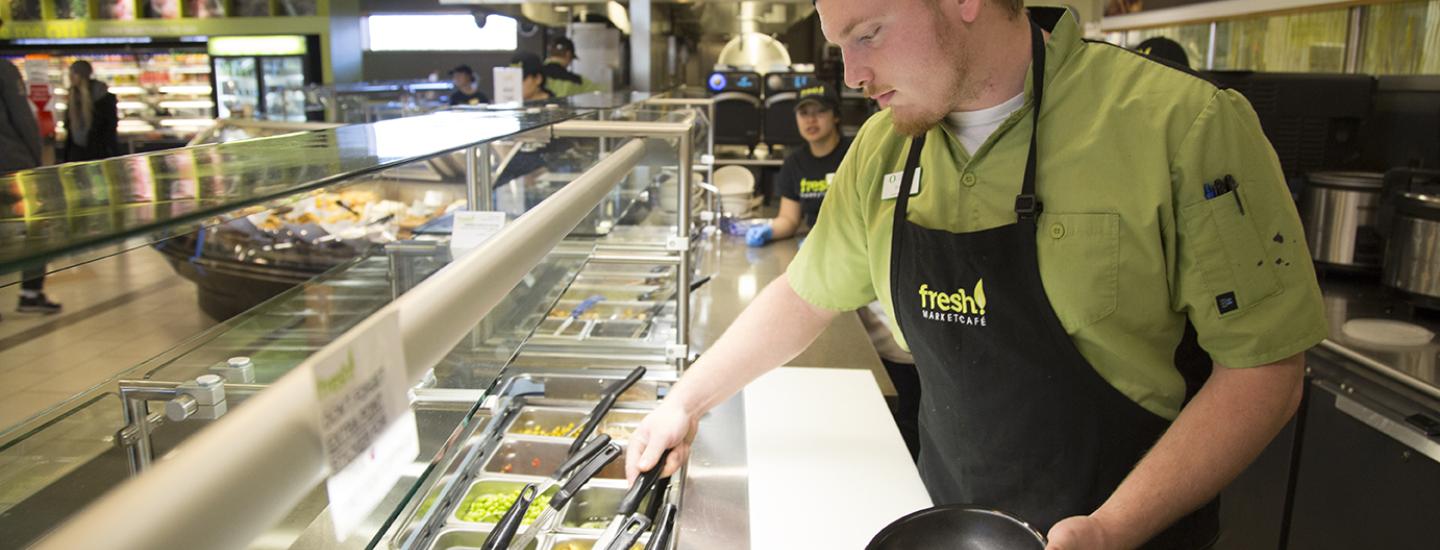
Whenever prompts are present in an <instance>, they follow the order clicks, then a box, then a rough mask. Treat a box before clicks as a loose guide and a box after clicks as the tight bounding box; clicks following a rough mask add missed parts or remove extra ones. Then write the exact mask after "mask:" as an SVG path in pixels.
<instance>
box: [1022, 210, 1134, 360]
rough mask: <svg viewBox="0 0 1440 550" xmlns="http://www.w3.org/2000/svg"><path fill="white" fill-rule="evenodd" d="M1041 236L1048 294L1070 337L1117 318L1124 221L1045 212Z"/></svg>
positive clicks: (1106, 216)
mask: <svg viewBox="0 0 1440 550" xmlns="http://www.w3.org/2000/svg"><path fill="white" fill-rule="evenodd" d="M1038 222H1039V224H1038V227H1037V228H1036V231H1037V232H1038V233H1039V234H1038V235H1036V236H1035V242H1036V243H1037V246H1036V252H1037V253H1038V255H1039V263H1040V278H1041V282H1043V283H1044V284H1045V294H1046V296H1047V297H1048V298H1049V299H1050V305H1051V307H1052V308H1053V309H1054V310H1055V316H1056V317H1059V318H1060V324H1061V325H1062V326H1064V327H1065V331H1066V332H1068V333H1071V334H1074V333H1075V332H1076V331H1078V330H1080V329H1082V328H1085V327H1086V326H1089V325H1091V324H1094V323H1095V322H1097V321H1100V320H1101V319H1104V318H1106V317H1109V316H1110V314H1112V313H1115V307H1116V301H1117V293H1118V292H1119V280H1120V274H1119V271H1120V215H1119V214H1114V213H1064V212H1056V213H1050V212H1045V213H1043V214H1041V215H1040V218H1039V220H1038Z"/></svg>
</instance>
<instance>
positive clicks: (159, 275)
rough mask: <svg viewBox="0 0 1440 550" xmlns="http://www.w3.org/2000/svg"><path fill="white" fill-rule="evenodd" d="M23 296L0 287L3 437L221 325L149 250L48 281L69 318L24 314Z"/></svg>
mask: <svg viewBox="0 0 1440 550" xmlns="http://www.w3.org/2000/svg"><path fill="white" fill-rule="evenodd" d="M19 293H20V289H19V285H10V286H7V287H4V288H0V316H3V317H0V432H3V431H5V430H6V429H8V428H10V427H12V426H14V425H15V424H17V423H19V422H21V421H23V420H24V419H26V418H29V417H31V416H32V415H34V414H36V413H38V412H41V411H43V410H45V409H47V408H49V407H51V406H53V405H56V404H58V403H60V402H62V401H63V400H65V399H66V398H69V397H71V396H73V395H75V394H77V393H79V392H81V391H82V390H85V389H87V388H90V387H92V386H95V385H96V384H100V383H103V382H106V381H108V380H110V379H111V378H112V377H114V376H115V375H117V374H119V373H121V372H123V371H125V370H127V369H129V368H131V367H134V366H135V365H138V364H140V362H142V361H144V360H145V359H148V358H150V357H154V356H155V355H158V354H160V353H161V352H163V351H165V350H167V349H169V348H170V347H172V346H175V345H176V344H179V343H180V342H182V341H184V340H185V339H186V338H189V337H190V336H193V335H195V334H197V333H199V332H200V331H202V330H204V329H205V328H207V327H210V326H212V325H214V324H215V322H214V321H213V320H211V319H210V318H209V317H206V316H205V314H204V313H202V312H201V311H200V309H199V307H198V306H197V305H196V302H195V285H194V284H192V283H191V282H189V281H187V280H185V279H183V278H181V277H180V276H178V275H176V274H175V271H174V270H173V269H171V268H170V266H169V265H168V264H167V263H166V262H165V260H164V258H163V257H161V255H160V254H159V253H157V252H155V251H154V250H151V249H149V248H139V249H135V250H131V251H129V252H125V253H122V254H119V255H117V256H113V257H110V258H107V259H103V260H99V261H96V262H92V263H89V264H85V265H82V266H79V267H74V268H71V269H68V270H64V271H61V272H58V273H55V274H52V275H50V276H49V277H47V278H46V280H45V293H46V294H47V295H48V296H49V297H50V298H51V299H52V300H54V301H57V302H60V303H62V304H63V305H64V306H65V307H64V309H63V310H62V311H61V313H58V314H54V315H41V314H33V313H16V312H15V309H14V308H15V306H14V304H15V303H16V302H17V301H18V299H19Z"/></svg>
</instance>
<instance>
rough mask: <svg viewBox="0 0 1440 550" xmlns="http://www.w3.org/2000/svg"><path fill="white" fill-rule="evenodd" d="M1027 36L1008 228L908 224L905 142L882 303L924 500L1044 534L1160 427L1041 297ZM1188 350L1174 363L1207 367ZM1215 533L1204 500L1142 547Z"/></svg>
mask: <svg viewBox="0 0 1440 550" xmlns="http://www.w3.org/2000/svg"><path fill="white" fill-rule="evenodd" d="M1031 34H1032V40H1031V47H1032V53H1033V56H1034V61H1033V76H1032V80H1033V85H1034V96H1033V97H1034V105H1033V106H1032V109H1033V111H1032V113H1031V115H1032V116H1031V125H1032V135H1031V138H1030V153H1029V158H1028V159H1027V160H1026V163H1025V179H1024V184H1023V186H1022V187H1021V191H1020V195H1019V196H1017V197H1016V199H1015V212H1016V215H1017V221H1016V222H1015V223H1013V224H1010V225H1006V226H1003V227H997V228H994V229H987V230H984V231H977V232H973V233H950V232H948V231H940V230H933V229H927V228H924V227H921V226H918V225H915V224H913V223H910V221H909V220H908V219H906V213H907V212H908V207H909V203H910V188H911V183H912V182H911V179H912V178H913V177H914V173H915V169H916V167H917V166H918V165H919V162H920V151H921V150H922V149H923V148H924V144H925V137H924V136H923V135H922V136H920V137H918V138H915V139H913V140H911V143H910V149H909V155H908V157H907V159H906V162H905V172H904V175H903V176H902V177H901V179H900V181H901V184H900V192H899V195H898V196H897V197H896V199H895V200H896V204H895V220H894V222H895V229H894V236H893V237H892V239H893V240H892V242H891V247H892V248H891V256H890V277H891V287H890V292H891V297H892V300H893V301H894V306H895V317H896V321H897V323H899V326H900V329H901V331H902V333H903V334H904V335H905V337H906V340H908V341H909V343H910V351H911V353H912V354H914V356H915V363H916V365H917V366H918V368H919V374H920V380H921V388H922V391H921V402H920V438H921V443H920V461H919V468H920V475H921V478H922V479H923V480H924V481H925V486H926V488H927V489H928V490H929V492H930V496H931V498H932V499H934V501H935V504H936V505H941V504H973V505H979V506H986V507H992V508H995V509H999V510H1003V511H1006V512H1009V513H1011V514H1015V515H1017V516H1019V517H1020V518H1022V519H1024V520H1025V521H1027V522H1029V523H1030V525H1031V526H1033V527H1035V528H1036V529H1038V530H1040V532H1042V533H1044V532H1048V531H1049V529H1050V527H1051V526H1052V525H1054V524H1055V523H1056V522H1057V521H1059V520H1061V519H1064V518H1066V517H1069V516H1074V515H1085V514H1089V513H1091V512H1093V511H1095V510H1096V509H1097V508H1099V506H1100V505H1101V504H1102V503H1103V502H1104V501H1105V500H1106V499H1107V498H1108V497H1109V496H1110V494H1111V493H1112V492H1113V491H1114V490H1115V488H1116V487H1118V486H1119V485H1120V482H1121V481H1122V480H1124V478H1125V476H1126V475H1127V474H1128V473H1129V472H1130V470H1131V469H1132V468H1133V467H1134V465H1135V464H1136V463H1137V462H1139V460H1140V458H1141V457H1142V456H1143V455H1144V453H1145V452H1146V451H1147V450H1148V449H1149V448H1150V447H1151V446H1152V445H1153V444H1154V443H1155V442H1156V441H1157V440H1158V439H1159V438H1160V436H1161V435H1162V434H1163V433H1164V432H1165V429H1166V428H1167V427H1169V424H1170V423H1169V421H1168V420H1166V419H1164V418H1161V417H1159V416H1156V415H1155V414H1153V413H1151V412H1149V411H1147V410H1145V409H1144V408H1142V407H1141V406H1139V405H1138V404H1136V403H1135V402H1133V401H1131V400H1130V399H1129V398H1128V397H1126V396H1125V395H1124V394H1122V393H1120V392H1119V391H1118V390H1116V389H1115V388H1114V387H1112V386H1111V385H1110V384H1109V383H1108V382H1106V381H1105V379H1103V378H1101V377H1100V375H1099V374H1097V373H1096V372H1095V369H1094V368H1093V367H1092V366H1091V365H1090V363H1089V361H1087V360H1086V359H1085V357H1084V356H1082V355H1081V354H1080V351H1079V349H1077V348H1076V347H1075V344H1074V342H1072V341H1071V339H1070V336H1069V335H1068V334H1067V333H1066V332H1065V329H1064V327H1063V326H1062V325H1061V324H1060V320H1059V318H1058V317H1056V315H1055V312H1054V310H1053V309H1051V307H1050V301H1049V299H1048V298H1047V297H1046V295H1045V288H1044V285H1043V283H1042V282H1041V279H1040V270H1039V265H1038V263H1037V260H1036V243H1035V240H1036V216H1037V215H1038V214H1039V212H1040V210H1041V203H1040V201H1039V200H1038V199H1037V198H1036V195H1035V166H1036V161H1035V159H1036V152H1035V148H1036V136H1037V135H1038V134H1039V118H1040V104H1041V99H1042V97H1043V90H1044V76H1045V75H1044V67H1045V46H1044V41H1043V39H1042V35H1041V31H1040V28H1039V26H1038V25H1036V24H1035V23H1034V22H1031ZM943 184H944V183H942V182H931V183H929V184H927V185H926V188H929V187H930V186H933V185H943ZM1076 184H1077V185H1078V183H1076ZM1187 341H1188V342H1189V344H1188V345H1187V346H1186V348H1185V349H1182V350H1177V353H1176V359H1177V363H1186V364H1202V363H1203V364H1204V365H1205V367H1206V368H1208V366H1209V361H1208V358H1207V359H1203V360H1201V358H1200V357H1198V356H1197V355H1196V354H1199V355H1204V351H1203V350H1201V349H1200V348H1199V346H1198V345H1195V344H1194V339H1187ZM1217 533H1218V503H1217V502H1214V501H1212V502H1211V503H1210V504H1208V505H1207V506H1206V507H1204V508H1202V509H1201V510H1199V511H1197V512H1195V513H1193V514H1191V515H1189V516H1187V517H1185V518H1182V519H1181V520H1180V521H1179V522H1177V523H1176V524H1175V525H1173V526H1172V527H1170V528H1169V529H1168V530H1166V531H1165V532H1163V533H1161V534H1160V535H1159V536H1157V537H1156V538H1155V539H1152V540H1151V541H1150V543H1149V544H1148V545H1147V547H1155V548H1167V549H1170V548H1175V549H1193V548H1203V547H1205V546H1207V545H1209V544H1211V543H1213V541H1214V539H1215V537H1216V536H1217Z"/></svg>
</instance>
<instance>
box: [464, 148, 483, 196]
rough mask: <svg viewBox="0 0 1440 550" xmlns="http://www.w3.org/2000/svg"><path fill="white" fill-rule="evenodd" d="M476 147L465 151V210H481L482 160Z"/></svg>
mask: <svg viewBox="0 0 1440 550" xmlns="http://www.w3.org/2000/svg"><path fill="white" fill-rule="evenodd" d="M477 153H478V151H476V148H475V147H467V148H466V149H465V209H466V210H479V209H480V159H478V158H476V157H477V156H478V154H477Z"/></svg>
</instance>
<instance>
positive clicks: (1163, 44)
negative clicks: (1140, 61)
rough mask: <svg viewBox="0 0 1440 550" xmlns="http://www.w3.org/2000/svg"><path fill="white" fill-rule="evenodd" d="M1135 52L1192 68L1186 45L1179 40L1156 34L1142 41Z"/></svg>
mask: <svg viewBox="0 0 1440 550" xmlns="http://www.w3.org/2000/svg"><path fill="white" fill-rule="evenodd" d="M1135 52H1136V53H1139V54H1140V55H1143V56H1146V57H1150V58H1152V59H1158V60H1161V61H1165V62H1168V63H1172V64H1174V65H1177V66H1180V67H1183V68H1185V69H1189V68H1190V56H1189V55H1188V54H1186V53H1185V47H1184V46H1181V45H1180V43H1179V42H1176V41H1174V40H1171V39H1169V38H1165V37H1163V36H1156V37H1154V38H1150V39H1147V40H1145V41H1144V42H1141V43H1140V45H1138V46H1135Z"/></svg>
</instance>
